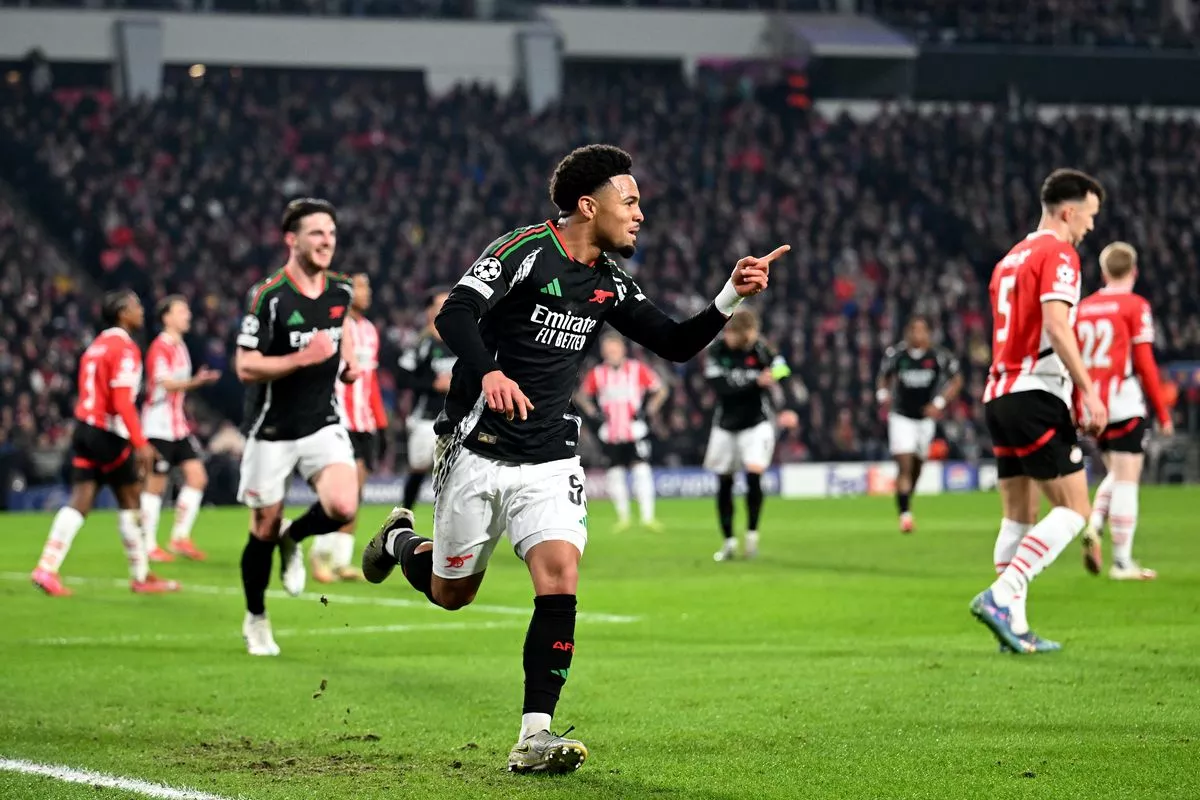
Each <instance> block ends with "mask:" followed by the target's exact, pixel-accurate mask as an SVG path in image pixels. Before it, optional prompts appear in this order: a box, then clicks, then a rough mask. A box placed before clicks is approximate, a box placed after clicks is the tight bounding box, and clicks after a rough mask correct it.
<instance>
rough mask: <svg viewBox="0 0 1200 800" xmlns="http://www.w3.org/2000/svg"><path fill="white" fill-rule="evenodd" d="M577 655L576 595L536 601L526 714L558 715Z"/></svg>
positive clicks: (528, 648) (528, 643) (528, 641)
mask: <svg viewBox="0 0 1200 800" xmlns="http://www.w3.org/2000/svg"><path fill="white" fill-rule="evenodd" d="M573 655H575V595H573V594H544V595H542V596H541V597H535V598H533V618H532V619H530V620H529V632H528V633H526V634H525V654H524V659H523V662H524V665H525V704H524V706H523V708H522V710H521V713H522V714H549V715H550V716H554V708H555V706H557V705H558V696H559V694H560V693H561V692H562V687H563V684H564V683H566V682H567V673H569V672H570V671H571V656H573Z"/></svg>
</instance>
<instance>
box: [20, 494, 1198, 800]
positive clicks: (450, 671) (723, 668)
mask: <svg viewBox="0 0 1200 800" xmlns="http://www.w3.org/2000/svg"><path fill="white" fill-rule="evenodd" d="M997 506H998V500H997V498H996V496H995V495H991V494H979V495H954V496H948V495H947V496H939V497H929V498H918V501H917V503H916V506H915V512H916V516H917V520H918V524H919V530H918V532H917V534H916V535H914V536H911V537H905V536H901V535H900V534H899V533H897V532H896V527H895V517H894V510H893V508H892V506H891V503H890V501H889V500H888V499H886V498H871V499H843V500H829V501H799V500H796V501H785V500H780V499H768V502H767V507H766V510H765V516H764V524H763V526H762V533H763V545H762V554H761V557H760V558H759V560H757V561H754V562H734V563H728V564H716V563H714V562H713V560H712V553H713V551H714V550H715V549H716V546H717V544H718V536H717V534H716V533H715V530H714V528H715V520H714V513H713V509H712V504H711V502H710V501H661V502H660V517H661V518H662V520H663V522H664V523H665V524H666V526H667V529H666V530H665V531H664V532H662V533H657V534H655V533H650V532H646V531H638V530H636V529H635V530H632V531H630V532H626V533H621V534H614V533H612V532H611V526H612V522H613V520H614V517H613V513H612V509H611V507H610V506H608V505H606V504H600V503H597V504H593V506H592V508H591V514H590V523H591V542H590V543H589V546H588V552H587V556H586V557H585V559H584V564H583V569H582V586H581V593H580V612H581V617H580V620H579V624H578V627H577V635H576V638H577V642H576V644H577V648H578V649H577V653H576V656H575V661H574V664H573V666H572V669H571V676H570V680H569V681H568V682H567V686H566V688H565V690H564V693H563V699H562V702H561V704H560V706H559V713H558V715H557V717H556V720H555V721H556V726H558V727H559V728H560V729H561V728H565V727H566V726H567V725H572V724H573V725H575V726H576V735H578V736H579V737H580V738H581V739H583V741H584V742H586V743H587V745H588V747H589V748H590V749H591V758H590V759H589V761H588V762H587V764H586V765H585V766H584V767H583V769H582V770H580V771H579V772H577V773H575V774H573V775H567V776H557V777H548V776H541V777H539V776H513V775H509V774H508V773H507V772H505V769H504V767H505V758H506V755H507V753H508V749H509V747H510V746H511V745H512V743H513V741H514V739H515V737H516V733H517V726H518V723H519V712H520V705H521V683H522V673H521V644H522V641H523V638H524V633H525V626H526V624H527V622H528V618H529V611H530V608H531V593H530V588H529V583H528V578H527V576H526V575H525V573H524V571H523V568H522V566H521V564H520V563H519V562H518V561H517V560H516V558H515V557H514V556H513V555H512V554H511V550H510V549H508V548H506V547H504V546H502V547H499V548H497V551H496V554H495V556H494V557H493V561H492V567H491V569H490V570H489V575H488V578H487V580H486V582H485V583H484V588H483V591H482V592H481V594H480V596H479V598H478V604H479V605H478V606H477V607H472V608H468V609H466V610H463V611H460V612H455V613H448V612H445V611H442V610H440V609H434V608H430V607H427V606H426V605H425V604H424V601H423V598H421V597H419V596H418V595H416V594H415V593H414V592H412V591H411V590H410V589H409V587H408V585H407V584H406V583H404V582H403V580H402V579H400V578H399V576H397V578H396V579H395V580H393V581H391V582H389V583H387V584H385V585H384V586H380V587H374V586H367V585H346V584H342V585H337V586H334V587H320V586H318V585H315V584H313V583H312V582H311V581H310V582H309V587H308V592H309V593H308V594H306V595H305V596H303V597H301V598H297V599H292V598H285V597H281V596H280V595H279V594H278V593H275V594H272V596H271V598H270V600H269V608H270V611H271V615H272V619H273V622H274V626H275V630H276V632H277V639H278V641H279V644H280V646H281V647H282V649H283V655H282V656H281V657H279V658H265V659H264V658H251V657H249V656H248V655H247V654H246V653H245V650H244V647H243V644H242V641H241V636H240V626H241V619H242V601H241V597H240V588H239V586H240V584H239V581H238V559H239V556H240V553H241V547H242V543H243V541H244V539H245V535H246V534H245V529H246V517H245V512H244V511H242V510H238V509H221V510H208V509H206V510H205V511H204V512H203V513H202V514H201V517H200V520H199V522H198V524H197V530H196V534H195V537H196V539H197V541H198V542H199V543H200V544H201V545H202V546H203V547H205V548H207V549H208V551H209V553H210V555H211V560H210V561H209V562H207V563H204V564H172V565H166V566H163V567H162V568H160V569H159V570H158V571H159V572H160V574H163V575H166V576H169V577H176V578H179V579H180V580H181V581H183V582H184V591H183V592H182V593H181V594H179V595H177V596H169V597H138V596H134V595H132V594H131V593H130V592H129V590H128V586H127V583H126V582H125V581H124V576H125V566H124V558H123V553H122V550H121V547H120V542H119V539H118V536H117V533H116V529H115V520H114V518H113V516H112V515H111V514H107V513H105V514H101V513H98V514H96V515H94V517H93V518H92V519H90V520H89V522H88V524H87V526H86V527H85V528H84V530H83V531H82V532H81V533H80V535H79V537H78V539H77V540H76V543H75V548H74V551H73V552H72V553H71V555H70V557H69V559H68V560H67V563H66V565H65V566H64V568H63V574H64V575H66V576H70V577H72V578H76V579H79V580H78V581H76V582H74V583H72V584H71V586H72V588H73V589H74V590H75V592H76V595H75V596H74V597H73V598H69V599H52V598H48V597H44V596H42V595H41V594H40V593H38V592H36V591H35V590H34V589H33V588H32V586H31V585H30V584H29V582H28V579H27V575H28V573H29V571H30V570H31V569H32V567H33V565H34V562H35V561H36V559H37V556H38V553H39V552H40V548H41V546H42V542H43V539H44V536H45V533H46V530H47V528H48V526H49V522H50V517H49V515H10V516H4V517H0V573H3V579H2V580H0V597H2V598H3V601H4V604H3V608H4V614H3V623H2V624H0V676H3V692H2V694H0V758H10V759H26V760H29V761H35V762H39V763H46V764H58V765H68V766H71V767H77V768H83V769H89V770H96V771H99V772H105V773H110V774H115V775H120V776H125V777H130V778H137V779H142V780H148V781H154V782H160V783H163V784H166V785H170V786H186V787H191V788H193V789H197V790H201V791H205V792H210V793H214V794H218V795H221V796H224V797H242V798H254V799H255V800H257V799H258V798H262V799H263V800H282V799H283V798H304V799H305V800H307V799H308V798H320V799H321V800H340V799H341V798H385V797H386V798H409V797H411V798H442V797H445V798H459V797H464V798H472V800H475V799H476V798H558V797H562V798H700V799H701V800H717V799H718V798H722V799H723V798H731V799H732V798H767V797H771V798H839V799H841V798H993V797H1002V798H1006V799H1007V798H1042V797H1044V798H1088V800H1095V799H1096V798H1110V797H1111V798H1129V797H1146V798H1196V797H1200V615H1198V613H1197V612H1198V611H1200V537H1198V536H1197V531H1196V530H1195V528H1196V525H1195V520H1196V516H1197V515H1196V510H1197V508H1198V507H1200V489H1196V488H1188V489H1172V488H1147V489H1146V490H1145V491H1144V492H1143V495H1142V500H1141V508H1142V518H1141V525H1140V528H1139V531H1138V538H1137V553H1138V555H1139V557H1140V558H1141V559H1142V561H1143V562H1144V563H1146V564H1147V565H1148V566H1152V567H1155V568H1157V569H1159V571H1160V579H1159V580H1158V581H1157V582H1155V583H1145V584H1132V583H1123V584H1117V583H1112V582H1110V581H1108V580H1107V578H1096V577H1093V576H1090V575H1087V574H1085V573H1084V571H1083V569H1082V566H1081V561H1080V558H1079V549H1078V547H1077V546H1075V545H1072V546H1071V547H1070V548H1069V549H1068V550H1067V551H1066V553H1065V554H1064V555H1063V556H1062V557H1061V558H1060V559H1059V562H1058V563H1057V564H1055V565H1054V566H1052V567H1051V568H1050V569H1049V570H1048V571H1047V572H1046V573H1045V574H1044V575H1043V576H1042V578H1041V579H1039V580H1038V581H1037V582H1036V583H1035V584H1034V586H1033V591H1032V594H1031V602H1030V618H1031V622H1032V623H1033V625H1034V628H1035V629H1036V630H1038V631H1039V632H1040V633H1042V634H1043V635H1045V636H1049V637H1050V638H1055V639H1059V640H1061V641H1062V642H1063V643H1064V645H1065V648H1066V649H1065V650H1064V651H1063V652H1062V653H1058V654H1051V655H1047V656H1041V657H1016V656H1005V655H1001V654H999V653H998V652H997V649H996V644H995V642H994V641H993V640H992V638H991V636H990V635H989V634H988V633H987V631H986V630H985V629H984V628H983V626H981V625H979V624H978V623H976V622H975V621H974V620H973V619H972V618H971V617H970V615H969V614H968V612H967V603H968V601H969V600H970V599H971V597H972V596H973V595H974V594H975V593H976V592H977V591H979V590H980V589H981V588H983V587H984V586H985V585H986V584H987V583H989V582H990V580H991V558H992V555H991V553H992V543H993V537H994V532H995V529H996V525H997V522H998V513H997ZM386 511H387V509H385V508H382V507H369V508H367V509H365V510H364V512H363V514H362V520H361V527H360V536H359V541H360V544H361V543H362V542H364V541H365V539H366V533H367V532H368V531H369V530H370V529H372V527H373V526H374V525H375V524H377V523H378V522H379V521H380V520H381V519H382V517H383V515H384V514H385V513H386ZM428 519H429V509H428V508H422V509H421V510H420V513H419V516H418V520H419V523H420V526H421V527H424V526H427V525H428ZM169 524H170V515H169V514H168V515H166V516H165V518H164V520H163V530H164V531H166V530H168V528H169ZM274 588H275V589H278V570H276V573H275V577H274ZM322 593H324V594H325V595H326V599H327V600H328V603H327V604H325V603H322V602H321V594H322ZM322 687H324V688H323V689H322ZM135 796H136V795H132V794H128V793H125V792H123V791H120V790H114V789H98V788H95V787H92V786H88V785H74V784H67V783H61V782H57V781H54V780H50V779H47V778H42V777H36V776H28V775H20V774H16V773H12V772H3V771H0V798H32V797H36V798H96V797H101V798H117V797H119V798H125V797H135Z"/></svg>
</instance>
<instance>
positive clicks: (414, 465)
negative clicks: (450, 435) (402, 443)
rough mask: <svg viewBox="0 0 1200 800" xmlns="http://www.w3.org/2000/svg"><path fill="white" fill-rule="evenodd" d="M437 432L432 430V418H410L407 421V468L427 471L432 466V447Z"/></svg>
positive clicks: (435, 442) (435, 440) (434, 443)
mask: <svg viewBox="0 0 1200 800" xmlns="http://www.w3.org/2000/svg"><path fill="white" fill-rule="evenodd" d="M436 444H437V434H436V433H434V432H433V420H431V419H410V420H409V421H408V468H409V469H411V470H414V471H416V472H428V471H429V468H430V467H432V466H433V448H434V446H435V445H436Z"/></svg>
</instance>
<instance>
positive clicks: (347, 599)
mask: <svg viewBox="0 0 1200 800" xmlns="http://www.w3.org/2000/svg"><path fill="white" fill-rule="evenodd" d="M0 580H6V581H28V580H29V575H28V573H24V572H0ZM63 583H69V584H72V585H74V586H80V585H86V584H97V585H108V586H114V587H117V588H122V589H128V588H129V581H128V580H118V579H109V578H75V577H68V578H63ZM183 592H184V594H188V593H191V594H219V595H229V596H237V597H241V596H242V590H241V589H239V588H237V587H233V586H207V585H204V584H198V583H189V582H187V581H186V580H185V581H184V582H183ZM267 597H270V598H271V599H272V600H309V601H312V600H320V599H321V598H322V597H324V598H326V599H327V600H329V602H331V603H344V604H346V605H362V606H386V607H391V608H417V609H425V610H428V611H439V610H440V609H438V608H436V607H435V606H433V605H431V604H429V603H428V602H424V601H421V600H404V599H403V598H399V597H366V596H363V595H356V594H335V593H332V592H324V593H319V592H302V593H301V594H299V595H297V596H296V597H292V596H291V595H290V594H288V593H287V592H283V591H280V590H279V589H271V590H268V591H267ZM471 609H474V610H475V612H477V613H480V614H502V615H505V616H518V617H528V616H529V615H530V614H531V613H532V609H530V608H520V607H518V606H493V605H488V604H486V603H472V604H471V605H469V606H467V608H465V609H463V611H458V612H455V613H456V614H465V613H469V612H470V610H471ZM576 619H577V620H578V621H580V622H613V623H624V622H638V621H640V620H641V617H633V616H628V615H626V614H602V613H599V612H595V611H580V612H579V613H578V614H576Z"/></svg>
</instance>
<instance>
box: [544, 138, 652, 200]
mask: <svg viewBox="0 0 1200 800" xmlns="http://www.w3.org/2000/svg"><path fill="white" fill-rule="evenodd" d="M632 169H633V156H631V155H629V153H626V152H625V151H624V150H622V149H621V148H619V147H614V146H613V145H611V144H589V145H586V146H584V147H577V148H575V149H574V150H572V151H571V152H570V153H569V154H568V155H567V157H566V158H564V159H563V160H562V161H560V162H558V166H557V167H555V168H554V175H552V176H551V177H550V200H551V202H553V203H554V205H556V206H558V210H559V211H561V212H562V213H563V214H564V215H565V214H573V213H575V208H576V207H577V206H578V205H579V198H581V197H583V196H584V195H587V194H591V193H592V192H594V191H596V190H597V189H599V188H600V187H601V186H603V185H604V184H605V183H606V182H608V180H609V179H611V178H615V177H616V176H617V175H628V174H629V173H630V170H632Z"/></svg>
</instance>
